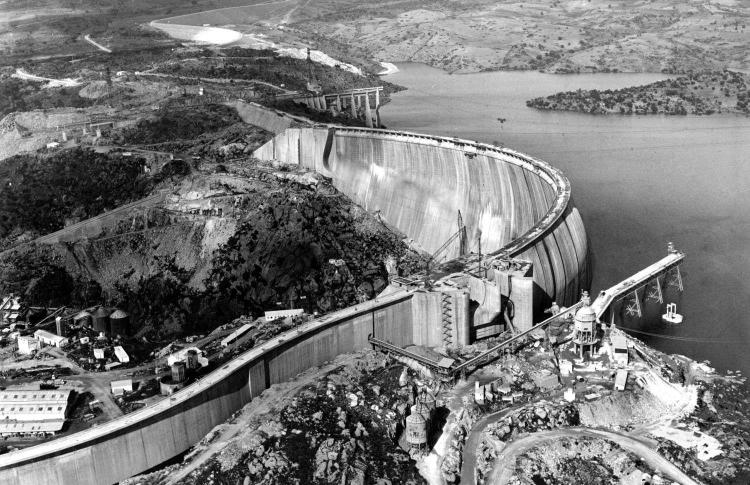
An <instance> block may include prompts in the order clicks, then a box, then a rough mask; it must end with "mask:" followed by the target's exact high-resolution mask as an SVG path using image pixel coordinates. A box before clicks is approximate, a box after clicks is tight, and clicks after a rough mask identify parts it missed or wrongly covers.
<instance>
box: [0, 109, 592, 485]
mask: <svg viewBox="0 0 750 485" xmlns="http://www.w3.org/2000/svg"><path fill="white" fill-rule="evenodd" d="M248 106H249V105H248ZM238 112H239V113H240V115H241V116H243V119H245V121H246V122H249V123H253V124H256V125H257V124H260V123H261V120H266V119H268V118H269V114H268V112H267V111H264V110H259V109H257V107H256V108H253V109H249V108H248V109H243V107H242V106H238ZM274 116H275V115H273V116H270V122H272V123H271V124H273V126H274V127H275V128H276V129H274V130H273V131H274V132H276V133H278V134H277V135H276V137H275V138H274V139H273V140H271V141H269V142H268V143H267V144H266V145H264V146H263V147H261V148H260V149H258V150H257V151H256V154H255V155H256V157H258V158H261V159H267V160H271V159H276V160H280V161H284V162H289V163H298V164H300V165H302V166H304V167H307V168H309V169H312V170H315V171H317V172H319V173H321V174H323V175H325V176H328V177H330V178H331V179H332V180H333V183H334V185H335V186H336V187H337V188H338V189H339V190H341V191H342V192H343V193H344V194H346V195H347V196H349V197H350V198H352V199H353V200H354V201H355V202H357V203H358V204H360V205H361V206H363V207H365V208H366V209H368V210H372V211H376V210H377V211H379V212H380V214H381V216H382V217H383V219H385V220H386V221H387V222H389V223H390V224H392V225H394V226H395V227H397V228H398V229H399V230H401V231H402V232H403V233H404V234H406V235H407V236H408V237H409V238H411V239H413V241H414V244H415V245H416V246H419V247H421V248H423V249H424V250H425V251H429V252H433V251H435V250H436V249H438V248H440V247H441V246H443V244H444V243H445V241H446V240H448V239H449V238H450V237H451V235H452V234H454V233H455V232H456V231H457V229H458V227H457V221H458V212H459V211H460V212H461V218H462V220H463V223H464V224H465V228H466V235H467V237H466V246H467V247H468V251H477V250H478V249H479V243H480V241H481V245H482V252H483V254H488V257H487V258H485V260H486V265H485V266H480V267H479V270H477V258H476V257H475V256H474V257H472V256H471V255H467V254H464V255H461V254H460V252H461V251H460V245H459V244H454V245H451V246H449V247H448V248H447V253H448V254H447V258H456V259H454V260H453V261H452V267H458V268H460V270H457V271H458V273H455V274H453V275H449V276H446V277H444V278H442V279H443V280H446V278H447V279H449V280H451V281H450V282H449V283H450V284H441V283H438V284H436V285H435V286H434V287H433V288H430V289H426V288H419V287H402V288H395V289H393V290H394V291H393V292H391V293H389V294H387V295H383V296H381V297H378V298H376V299H374V300H370V301H368V302H365V303H362V304H359V305H356V306H353V307H349V308H346V309H343V310H340V311H337V312H334V313H331V314H328V315H325V316H323V317H321V318H318V319H316V320H313V321H311V322H309V323H306V324H304V325H302V326H301V327H299V328H296V329H293V330H290V331H288V332H285V333H284V334H281V335H280V336H278V337H276V338H274V339H272V340H270V341H267V342H264V343H262V344H260V345H259V346H258V347H256V348H253V349H251V350H249V351H247V352H245V353H244V354H242V355H240V356H239V357H237V358H235V359H233V360H232V361H230V362H228V363H226V364H224V365H223V366H222V367H220V368H218V369H216V370H214V371H213V372H211V373H210V374H208V375H206V376H204V377H202V378H201V379H199V380H198V381H197V382H195V383H193V384H191V385H190V386H188V387H186V388H185V389H183V390H181V391H179V392H177V393H175V394H174V395H173V396H171V397H169V398H167V399H164V400H162V401H159V402H158V403H156V404H154V405H152V406H148V407H146V408H143V409H140V410H138V411H135V412H133V413H130V414H128V415H125V416H123V417H121V418H118V419H115V420H112V421H110V422H107V423H104V424H102V425H101V426H98V427H96V428H90V429H87V430H84V431H81V432H78V433H74V434H71V435H68V436H64V437H61V438H58V439H55V440H52V441H48V442H45V443H43V444H40V445H37V446H32V447H29V448H25V449H22V450H18V451H14V452H12V453H6V454H4V455H0V483H2V484H9V485H25V484H30V483H33V484H79V483H87V484H103V485H104V484H107V485H108V484H111V483H115V482H118V481H121V480H124V479H126V478H129V477H131V476H133V475H137V474H139V473H142V472H144V471H146V470H149V469H152V468H154V467H156V466H158V465H159V464H161V463H163V462H165V461H167V460H169V459H171V458H173V457H175V456H178V455H179V454H181V453H183V452H185V451H187V450H188V449H189V448H190V447H191V446H193V445H194V444H195V443H197V442H198V441H199V440H200V439H201V438H202V437H203V436H204V435H205V434H206V433H208V432H209V431H210V430H211V429H212V428H213V427H214V426H216V425H219V424H221V423H223V422H224V421H226V420H227V419H228V418H229V417H230V416H231V415H232V414H233V413H234V412H236V411H237V410H239V409H240V408H241V407H242V406H244V405H245V404H247V403H248V402H250V401H251V400H252V399H253V398H255V397H257V396H258V395H259V394H260V393H262V392H263V391H264V390H265V389H267V388H268V387H270V386H271V385H273V384H276V383H280V382H284V381H286V380H289V379H291V378H294V377H295V376H296V375H298V374H299V373H300V372H303V371H305V370H307V369H310V368H312V367H316V366H320V365H321V364H323V363H324V362H326V361H330V360H332V359H333V358H335V357H336V356H337V355H339V354H342V353H348V352H353V351H358V350H362V349H365V348H368V347H370V344H369V342H368V336H369V335H372V336H373V337H375V338H378V339H381V340H387V341H389V342H391V343H392V344H394V345H397V346H401V347H404V346H408V345H426V346H442V345H450V346H460V345H464V344H467V343H471V342H472V341H473V340H476V339H477V338H481V337H480V334H482V335H493V334H494V333H493V332H496V330H495V327H497V326H498V325H497V320H498V318H501V319H502V317H503V316H504V317H505V319H506V320H505V321H506V322H508V324H514V326H515V327H516V329H522V328H527V327H528V326H529V325H530V324H531V321H532V320H539V319H540V317H541V314H542V312H541V310H542V309H543V308H545V307H546V306H547V305H548V303H550V302H551V301H552V300H556V301H557V302H558V303H560V304H564V305H568V304H570V303H572V302H573V301H575V300H576V299H577V296H578V293H579V290H580V289H588V285H589V283H590V265H589V257H588V247H587V240H586V233H585V231H584V228H583V223H582V222H581V218H580V215H579V213H578V211H577V210H576V209H575V208H574V207H573V206H572V203H571V200H570V186H569V183H568V181H567V179H566V178H565V176H564V175H563V174H562V173H561V172H560V171H558V170H556V169H554V168H553V167H551V166H549V165H548V164H546V163H544V162H542V161H539V160H535V159H533V158H531V157H528V156H525V155H523V154H520V153H517V152H513V151H512V150H506V149H498V148H495V147H491V146H489V145H482V144H478V143H474V142H469V141H464V140H456V139H449V138H440V137H432V136H427V135H416V134H409V133H401V132H388V131H383V130H368V129H349V128H346V129H345V128H330V127H311V128H288V129H284V127H283V126H277V125H278V120H275V117H274ZM261 126H264V125H261ZM268 129H269V130H272V126H271V125H270V124H269V126H268ZM509 264H510V269H509V266H508V265H509ZM509 302H512V303H513V308H515V311H514V312H509V311H508V308H509ZM488 329H489V332H486V331H487V330H488ZM482 332H484V333H482Z"/></svg>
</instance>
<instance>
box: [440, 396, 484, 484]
mask: <svg viewBox="0 0 750 485" xmlns="http://www.w3.org/2000/svg"><path fill="white" fill-rule="evenodd" d="M479 416H480V411H479V409H478V408H477V407H476V406H474V405H473V404H471V403H470V402H469V399H468V397H466V398H465V399H464V406H463V408H462V409H461V410H460V411H459V412H458V414H457V415H456V419H455V421H454V422H453V424H452V426H451V427H450V429H449V430H448V431H447V432H448V433H450V445H449V446H448V450H447V451H446V453H445V456H444V458H443V461H442V463H441V464H440V473H441V475H442V477H443V479H444V480H445V482H446V483H449V484H455V483H458V482H459V480H460V478H461V464H462V457H463V451H464V446H465V445H466V438H467V437H468V436H469V432H470V431H471V428H473V427H474V423H476V422H477V419H479Z"/></svg>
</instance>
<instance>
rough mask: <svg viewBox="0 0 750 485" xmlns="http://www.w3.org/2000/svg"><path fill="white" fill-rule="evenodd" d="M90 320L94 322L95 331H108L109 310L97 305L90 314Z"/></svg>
mask: <svg viewBox="0 0 750 485" xmlns="http://www.w3.org/2000/svg"><path fill="white" fill-rule="evenodd" d="M92 320H93V323H94V330H95V331H97V332H104V333H109V330H110V328H109V311H107V310H106V309H105V308H104V307H99V308H97V309H96V311H95V312H94V314H93V315H92Z"/></svg>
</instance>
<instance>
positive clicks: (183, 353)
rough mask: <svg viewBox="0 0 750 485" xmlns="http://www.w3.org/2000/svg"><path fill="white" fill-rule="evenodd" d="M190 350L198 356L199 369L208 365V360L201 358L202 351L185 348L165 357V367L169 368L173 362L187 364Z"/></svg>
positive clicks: (194, 348)
mask: <svg viewBox="0 0 750 485" xmlns="http://www.w3.org/2000/svg"><path fill="white" fill-rule="evenodd" d="M191 350H195V352H196V354H198V363H199V364H200V365H201V367H206V366H207V365H208V359H207V358H205V357H204V356H203V351H202V350H201V349H199V348H198V347H185V348H184V349H181V350H178V351H177V352H175V353H173V354H170V355H169V356H168V357H167V365H169V366H171V365H172V364H174V363H175V362H187V358H188V357H187V354H188V352H189V351H191Z"/></svg>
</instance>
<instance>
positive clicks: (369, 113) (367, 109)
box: [364, 94, 372, 128]
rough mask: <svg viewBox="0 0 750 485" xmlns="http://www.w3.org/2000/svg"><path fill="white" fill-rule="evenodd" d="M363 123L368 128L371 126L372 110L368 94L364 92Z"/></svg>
mask: <svg viewBox="0 0 750 485" xmlns="http://www.w3.org/2000/svg"><path fill="white" fill-rule="evenodd" d="M364 101H365V124H366V125H367V127H368V128H372V111H371V110H370V95H369V94H365V98H364Z"/></svg>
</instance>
